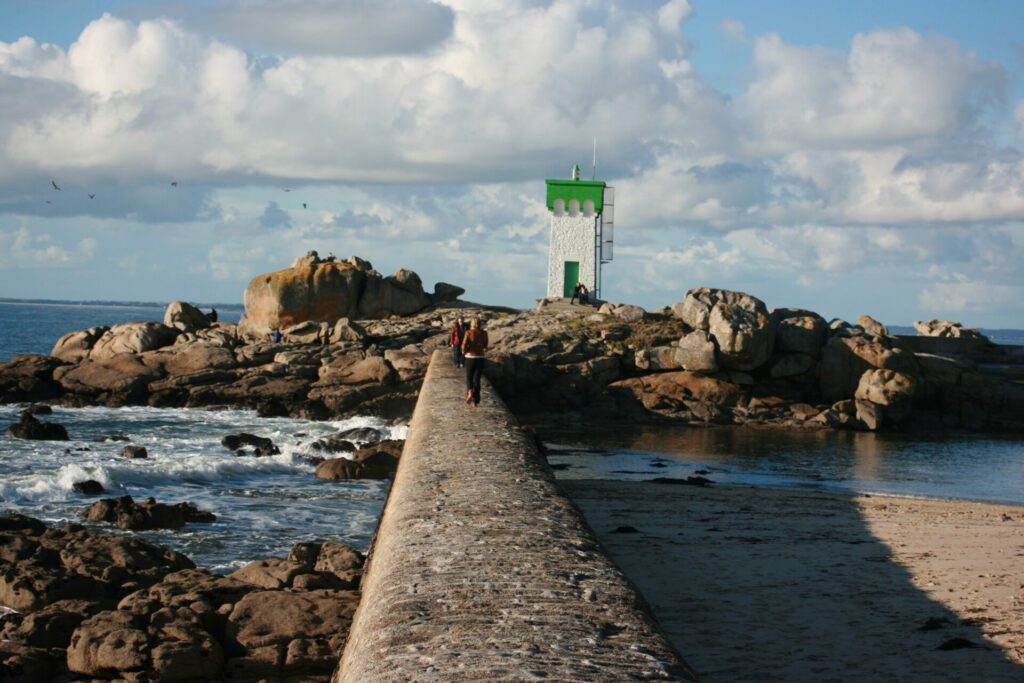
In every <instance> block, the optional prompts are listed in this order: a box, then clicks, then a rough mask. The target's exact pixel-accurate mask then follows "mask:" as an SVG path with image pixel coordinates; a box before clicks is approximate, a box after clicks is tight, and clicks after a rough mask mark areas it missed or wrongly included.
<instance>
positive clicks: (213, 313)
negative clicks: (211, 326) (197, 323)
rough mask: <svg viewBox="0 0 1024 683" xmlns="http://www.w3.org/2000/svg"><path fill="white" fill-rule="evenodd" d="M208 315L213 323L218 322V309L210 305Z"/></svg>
mask: <svg viewBox="0 0 1024 683" xmlns="http://www.w3.org/2000/svg"><path fill="white" fill-rule="evenodd" d="M206 317H207V318H209V319H210V322H211V323H215V322H217V309H216V308H214V307H213V306H210V312H209V313H207V314H206Z"/></svg>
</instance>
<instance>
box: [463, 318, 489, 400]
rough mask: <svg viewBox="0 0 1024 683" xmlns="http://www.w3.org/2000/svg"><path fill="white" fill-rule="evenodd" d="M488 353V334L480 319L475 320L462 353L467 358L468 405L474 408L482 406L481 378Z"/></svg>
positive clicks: (468, 332)
mask: <svg viewBox="0 0 1024 683" xmlns="http://www.w3.org/2000/svg"><path fill="white" fill-rule="evenodd" d="M486 351H487V333H486V332H484V331H483V330H482V329H481V328H480V319H479V318H473V322H472V323H470V325H469V330H468V331H467V332H466V337H465V339H463V340H462V353H463V354H465V356H466V403H470V404H472V405H473V407H474V408H475V407H476V406H478V405H480V378H481V377H482V376H483V374H484V363H485V362H486V361H485V359H484V353H485V352H486Z"/></svg>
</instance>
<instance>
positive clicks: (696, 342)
mask: <svg viewBox="0 0 1024 683" xmlns="http://www.w3.org/2000/svg"><path fill="white" fill-rule="evenodd" d="M675 361H676V363H678V364H679V367H681V368H682V369H683V370H689V371H690V372H701V373H714V372H717V371H718V360H717V358H716V355H715V343H714V342H713V341H712V340H711V337H710V336H709V335H708V333H707V331H706V330H694V331H693V332H690V333H689V334H684V335H683V336H682V337H681V338H680V339H679V344H678V345H677V347H676V353H675Z"/></svg>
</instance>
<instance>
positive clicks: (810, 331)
mask: <svg viewBox="0 0 1024 683" xmlns="http://www.w3.org/2000/svg"><path fill="white" fill-rule="evenodd" d="M772 324H773V325H774V326H775V348H776V350H777V351H783V352H791V353H804V354H807V355H808V356H811V357H812V358H819V357H820V356H821V347H822V345H824V343H825V334H826V333H827V332H828V323H826V322H825V319H824V318H822V317H821V316H820V315H818V314H817V313H815V312H814V311H805V310H803V309H800V308H776V309H773V310H772Z"/></svg>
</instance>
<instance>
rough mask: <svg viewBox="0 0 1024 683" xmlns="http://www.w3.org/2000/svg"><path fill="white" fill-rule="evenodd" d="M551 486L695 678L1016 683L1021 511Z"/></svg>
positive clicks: (797, 494) (1021, 663) (724, 491)
mask: <svg viewBox="0 0 1024 683" xmlns="http://www.w3.org/2000/svg"><path fill="white" fill-rule="evenodd" d="M560 485H561V486H562V487H563V488H564V490H565V491H566V492H567V493H568V494H569V495H570V496H571V497H572V498H573V500H574V501H575V502H576V504H577V505H579V507H580V508H581V509H582V510H583V513H584V515H585V516H586V518H587V521H588V522H589V523H590V525H591V526H592V527H593V528H594V530H595V531H596V532H597V534H598V536H599V538H600V539H601V541H602V543H603V544H604V545H605V547H606V548H607V549H608V551H609V552H610V553H611V555H612V557H613V559H614V560H615V561H616V562H617V563H618V564H619V566H620V567H621V568H622V569H623V570H624V571H625V572H626V574H627V575H628V576H629V578H630V579H632V580H633V582H634V583H635V584H636V585H637V586H638V588H639V589H640V591H641V593H642V594H643V595H644V597H645V598H646V599H647V601H648V602H649V603H650V604H651V606H652V608H653V609H654V612H655V614H656V615H657V617H658V619H659V621H660V622H661V624H662V626H663V628H664V629H665V631H666V632H667V634H668V635H669V637H670V639H671V641H672V642H673V644H674V645H675V646H676V647H677V648H678V649H679V651H680V652H681V653H682V655H683V656H684V657H685V658H686V660H687V662H688V663H689V664H690V665H691V666H693V667H694V668H695V669H696V670H697V671H698V672H699V674H700V675H701V678H702V680H704V681H812V680H813V681H880V680H884V681H1024V507H1013V506H1004V505H988V504H980V503H970V502H960V501H944V500H919V499H906V498H891V497H882V496H843V495H835V494H828V493H820V492H806V491H794V490H782V489H758V488H747V487H727V486H711V487H708V488H699V487H693V486H679V485H671V484H654V483H649V482H623V481H596V480H574V481H568V480H563V481H561V482H560ZM621 527H632V528H634V529H635V531H630V530H629V529H622V528H621ZM958 639H962V640H958ZM964 644H972V645H974V646H975V647H955V646H957V645H960V646H963V645H964ZM943 646H945V647H946V648H953V649H943Z"/></svg>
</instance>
